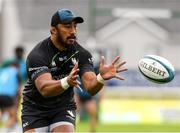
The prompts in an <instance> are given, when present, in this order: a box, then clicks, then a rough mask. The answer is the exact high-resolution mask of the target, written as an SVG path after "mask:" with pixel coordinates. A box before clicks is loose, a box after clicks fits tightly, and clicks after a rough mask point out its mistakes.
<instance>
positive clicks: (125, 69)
mask: <svg viewBox="0 0 180 133" xmlns="http://www.w3.org/2000/svg"><path fill="white" fill-rule="evenodd" d="M127 70H128V69H127V68H124V69H120V70H117V71H116V72H117V73H119V72H125V71H127Z"/></svg>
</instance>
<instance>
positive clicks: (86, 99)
mask: <svg viewBox="0 0 180 133" xmlns="http://www.w3.org/2000/svg"><path fill="white" fill-rule="evenodd" d="M95 55H96V56H95ZM99 61H100V55H99V54H98V53H95V54H94V55H93V62H94V71H95V73H96V75H97V74H99ZM78 80H79V81H80V82H81V80H80V79H78ZM80 87H81V88H82V90H79V89H75V101H76V105H77V113H78V114H79V117H80V121H83V120H84V119H85V117H86V115H88V116H89V119H90V123H89V131H90V132H96V127H97V124H98V114H99V108H100V100H101V99H102V92H103V90H101V91H100V92H99V93H98V94H96V95H95V96H91V95H90V94H89V93H88V92H87V91H86V89H85V88H84V86H83V85H82V84H81V85H80ZM86 113H87V114H86Z"/></svg>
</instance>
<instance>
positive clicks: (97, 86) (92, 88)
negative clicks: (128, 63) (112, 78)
mask: <svg viewBox="0 0 180 133" xmlns="http://www.w3.org/2000/svg"><path fill="white" fill-rule="evenodd" d="M103 86H104V84H102V83H99V82H98V81H97V80H96V79H94V81H92V82H90V83H89V84H88V87H87V91H88V93H89V94H91V95H92V96H94V95H95V94H96V93H98V92H99V91H100V90H101V89H102V88H103Z"/></svg>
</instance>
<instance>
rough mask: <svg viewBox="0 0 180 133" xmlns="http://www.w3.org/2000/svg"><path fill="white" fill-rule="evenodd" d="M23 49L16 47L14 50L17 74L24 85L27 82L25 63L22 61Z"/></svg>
mask: <svg viewBox="0 0 180 133" xmlns="http://www.w3.org/2000/svg"><path fill="white" fill-rule="evenodd" d="M24 52H25V50H24V47H23V46H20V45H19V46H17V47H16V48H15V50H14V55H15V59H14V60H16V61H17V62H18V64H19V74H20V77H21V80H22V83H25V82H26V80H27V73H26V61H25V59H24Z"/></svg>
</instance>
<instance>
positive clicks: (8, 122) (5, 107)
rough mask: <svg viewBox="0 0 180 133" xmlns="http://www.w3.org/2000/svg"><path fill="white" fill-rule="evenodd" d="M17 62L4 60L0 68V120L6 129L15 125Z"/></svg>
mask: <svg viewBox="0 0 180 133" xmlns="http://www.w3.org/2000/svg"><path fill="white" fill-rule="evenodd" d="M18 67H19V65H18V62H16V61H14V60H9V61H6V64H4V65H3V67H1V68H0V109H1V122H3V125H4V128H5V129H6V130H7V131H11V130H13V129H14V128H16V126H17V122H18V121H17V110H18V106H17V103H18V95H19V93H18V91H19V87H20V76H19V73H18V72H19V71H18Z"/></svg>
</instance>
